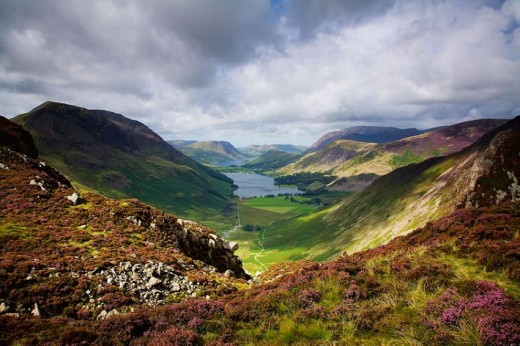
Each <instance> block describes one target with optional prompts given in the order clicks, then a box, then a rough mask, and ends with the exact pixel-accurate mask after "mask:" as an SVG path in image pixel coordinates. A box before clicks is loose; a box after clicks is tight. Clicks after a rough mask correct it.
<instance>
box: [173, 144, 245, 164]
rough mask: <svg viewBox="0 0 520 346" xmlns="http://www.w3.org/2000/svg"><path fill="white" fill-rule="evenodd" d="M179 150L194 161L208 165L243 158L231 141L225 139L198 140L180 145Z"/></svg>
mask: <svg viewBox="0 0 520 346" xmlns="http://www.w3.org/2000/svg"><path fill="white" fill-rule="evenodd" d="M180 150H181V151H182V152H183V153H184V154H186V155H188V156H189V157H191V158H192V159H194V160H195V161H197V162H201V163H205V164H210V165H219V164H222V163H225V162H230V161H237V160H244V159H245V158H244V156H243V155H242V154H241V153H240V152H239V151H238V150H237V149H236V148H235V147H234V146H233V145H232V144H231V143H229V142H226V141H200V142H195V143H193V144H190V145H187V146H185V147H182V148H180Z"/></svg>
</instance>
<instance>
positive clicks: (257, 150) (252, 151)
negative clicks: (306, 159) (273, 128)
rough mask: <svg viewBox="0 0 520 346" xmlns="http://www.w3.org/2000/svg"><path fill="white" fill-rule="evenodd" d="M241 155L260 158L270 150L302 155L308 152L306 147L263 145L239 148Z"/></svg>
mask: <svg viewBox="0 0 520 346" xmlns="http://www.w3.org/2000/svg"><path fill="white" fill-rule="evenodd" d="M238 150H240V152H241V153H243V154H244V155H246V156H249V157H258V156H260V155H262V154H265V153H266V152H268V151H269V150H277V151H283V152H286V153H291V154H301V153H303V152H304V151H305V150H307V147H306V146H303V145H293V144H262V145H250V146H248V147H243V148H239V149H238Z"/></svg>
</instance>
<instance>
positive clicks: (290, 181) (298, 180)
mask: <svg viewBox="0 0 520 346" xmlns="http://www.w3.org/2000/svg"><path fill="white" fill-rule="evenodd" d="M335 179H336V177H335V176H333V175H327V174H325V173H319V172H316V173H308V172H304V173H296V174H290V175H283V176H280V177H276V178H274V183H275V184H277V185H296V186H297V187H298V190H301V191H306V190H307V189H308V186H309V185H311V184H312V183H315V182H318V183H321V184H323V185H327V184H329V183H331V182H333V181H334V180H335Z"/></svg>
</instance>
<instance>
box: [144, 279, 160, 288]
mask: <svg viewBox="0 0 520 346" xmlns="http://www.w3.org/2000/svg"><path fill="white" fill-rule="evenodd" d="M161 283H162V280H161V279H158V278H154V277H152V278H150V280H148V282H147V283H146V288H152V287H154V286H157V285H159V284H161Z"/></svg>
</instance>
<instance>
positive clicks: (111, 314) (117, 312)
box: [103, 309, 121, 319]
mask: <svg viewBox="0 0 520 346" xmlns="http://www.w3.org/2000/svg"><path fill="white" fill-rule="evenodd" d="M103 311H105V310H103ZM118 315H121V313H120V312H119V311H117V310H116V309H112V310H110V311H109V312H108V313H107V314H106V316H105V318H104V319H107V318H110V317H113V316H118Z"/></svg>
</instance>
